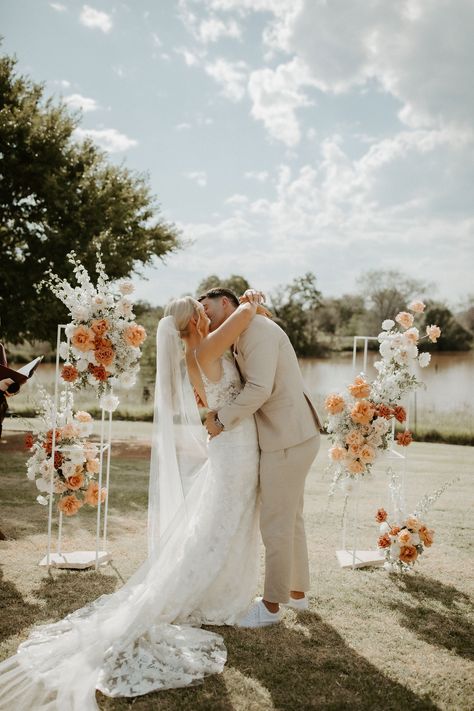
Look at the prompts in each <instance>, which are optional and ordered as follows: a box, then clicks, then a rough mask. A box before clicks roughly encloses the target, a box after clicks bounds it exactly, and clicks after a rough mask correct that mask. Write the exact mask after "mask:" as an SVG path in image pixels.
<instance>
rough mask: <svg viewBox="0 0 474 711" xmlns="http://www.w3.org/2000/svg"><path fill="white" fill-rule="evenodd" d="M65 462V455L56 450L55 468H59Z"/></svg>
mask: <svg viewBox="0 0 474 711" xmlns="http://www.w3.org/2000/svg"><path fill="white" fill-rule="evenodd" d="M63 462H64V457H63V455H62V454H61V452H55V453H54V468H55V469H59V468H60V467H61V464H62V463H63Z"/></svg>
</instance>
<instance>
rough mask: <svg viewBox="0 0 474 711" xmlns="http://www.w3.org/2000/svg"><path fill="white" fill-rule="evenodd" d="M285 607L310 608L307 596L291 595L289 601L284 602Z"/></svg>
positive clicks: (294, 608)
mask: <svg viewBox="0 0 474 711" xmlns="http://www.w3.org/2000/svg"><path fill="white" fill-rule="evenodd" d="M282 605H283V607H291V609H292V610H309V600H308V598H307V597H306V595H305V596H304V597H300V598H296V597H290V599H289V600H288V602H283V603H282Z"/></svg>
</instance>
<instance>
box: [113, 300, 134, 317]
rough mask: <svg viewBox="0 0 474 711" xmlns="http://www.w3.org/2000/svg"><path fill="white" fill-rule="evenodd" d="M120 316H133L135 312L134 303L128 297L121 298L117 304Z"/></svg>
mask: <svg viewBox="0 0 474 711" xmlns="http://www.w3.org/2000/svg"><path fill="white" fill-rule="evenodd" d="M116 310H117V313H118V314H119V316H125V317H127V316H131V315H132V312H133V304H132V302H131V301H129V300H128V299H120V301H119V302H118V303H117V306H116Z"/></svg>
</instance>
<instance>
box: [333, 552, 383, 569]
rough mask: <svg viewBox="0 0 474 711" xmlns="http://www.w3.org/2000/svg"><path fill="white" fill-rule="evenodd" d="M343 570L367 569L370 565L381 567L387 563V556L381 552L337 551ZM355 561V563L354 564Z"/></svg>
mask: <svg viewBox="0 0 474 711" xmlns="http://www.w3.org/2000/svg"><path fill="white" fill-rule="evenodd" d="M336 555H337V559H338V561H339V565H340V566H341V568H352V567H354V568H365V567H367V566H369V565H375V566H380V565H383V564H384V563H385V556H384V554H383V553H379V551H356V552H355V558H354V556H353V553H352V551H336ZM353 561H354V562H353Z"/></svg>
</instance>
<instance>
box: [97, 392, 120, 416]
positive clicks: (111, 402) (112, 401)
mask: <svg viewBox="0 0 474 711" xmlns="http://www.w3.org/2000/svg"><path fill="white" fill-rule="evenodd" d="M119 402H120V401H119V399H118V397H116V396H115V395H112V393H106V394H105V395H102V397H101V398H100V400H99V405H100V407H101V408H102V409H103V410H105V411H106V412H115V410H116V409H117V407H118V405H119Z"/></svg>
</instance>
